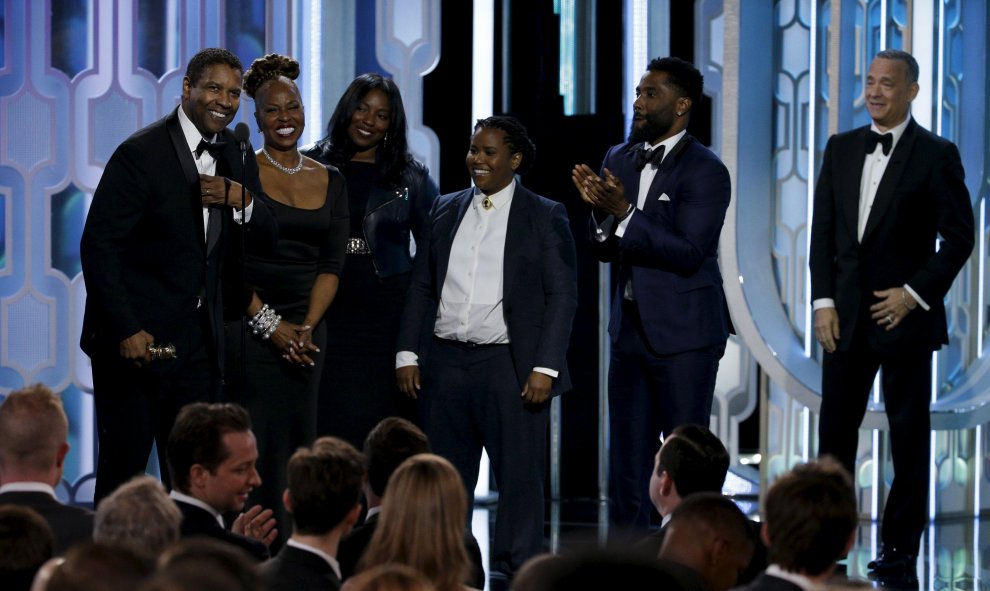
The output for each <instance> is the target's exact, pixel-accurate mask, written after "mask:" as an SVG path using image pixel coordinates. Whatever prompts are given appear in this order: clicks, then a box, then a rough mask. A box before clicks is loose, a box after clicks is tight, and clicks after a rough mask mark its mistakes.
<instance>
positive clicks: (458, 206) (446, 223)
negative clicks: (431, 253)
mask: <svg viewBox="0 0 990 591" xmlns="http://www.w3.org/2000/svg"><path fill="white" fill-rule="evenodd" d="M473 194H474V189H465V190H463V191H461V192H460V193H458V194H457V195H455V196H454V198H453V202H452V203H451V204H450V207H448V208H447V210H446V211H444V213H443V214H441V216H440V218H439V219H436V220H434V222H433V232H434V234H435V235H436V236H437V237H438V242H437V294H439V293H440V291H441V290H442V289H443V281H444V279H445V278H446V277H447V264H448V263H449V262H450V249H451V247H452V246H453V245H454V236H455V235H456V234H457V228H458V227H460V225H461V220H463V219H464V214H465V213H467V208H468V206H469V205H471V196H472V195H473Z"/></svg>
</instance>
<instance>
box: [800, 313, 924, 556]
mask: <svg viewBox="0 0 990 591" xmlns="http://www.w3.org/2000/svg"><path fill="white" fill-rule="evenodd" d="M924 313H925V312H924V311H922V310H920V309H919V310H917V311H915V312H912V314H924ZM861 322H864V323H865V322H873V321H872V320H871V319H869V318H863V319H861ZM863 332H865V331H856V333H854V336H853V342H852V344H851V346H850V349H849V350H848V351H836V352H835V353H826V354H825V358H824V360H823V363H822V406H821V413H820V418H819V422H818V437H819V443H818V453H819V455H825V454H832V455H834V456H835V457H836V458H837V459H838V460H839V461H840V462H841V463H842V465H843V466H845V468H846V470H849V473H850V474H853V475H854V474H855V473H856V472H855V467H856V449H857V447H858V442H859V426H860V424H861V423H862V422H863V417H864V416H865V414H866V406H867V403H868V402H869V396H870V390H871V388H872V386H873V380H874V377H875V376H876V373H877V369H880V370H881V386H882V389H883V397H884V404H885V406H886V412H887V419H888V421H889V423H890V453H891V456H892V459H893V464H894V480H893V482H892V483H891V486H890V494H889V495H888V496H887V502H886V506H885V508H884V513H883V524H882V527H881V537H882V539H883V543H884V546H885V547H887V548H891V547H893V548H896V549H898V550H902V551H904V552H909V553H917V552H918V544H919V542H920V539H921V534H922V532H923V531H924V527H925V524H926V523H927V521H928V512H927V506H926V501H927V499H928V479H929V472H930V470H929V464H930V460H929V456H930V453H931V437H930V417H929V400H930V398H931V370H932V364H931V357H932V352H931V351H930V350H928V349H927V348H925V347H922V348H920V349H918V350H910V351H900V352H897V353H882V352H879V351H877V350H876V349H875V348H874V347H871V346H870V344H869V342H868V341H867V338H866V337H865V336H858V335H862V334H863Z"/></svg>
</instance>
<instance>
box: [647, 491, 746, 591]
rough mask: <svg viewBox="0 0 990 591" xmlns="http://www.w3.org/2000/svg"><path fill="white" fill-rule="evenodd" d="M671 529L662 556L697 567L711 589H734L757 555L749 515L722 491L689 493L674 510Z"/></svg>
mask: <svg viewBox="0 0 990 591" xmlns="http://www.w3.org/2000/svg"><path fill="white" fill-rule="evenodd" d="M667 528H668V529H667V534H666V536H664V541H663V546H661V548H660V558H663V559H666V560H670V561H673V562H677V563H680V564H683V565H684V566H687V567H690V568H692V569H694V570H695V571H697V572H698V573H699V574H700V575H701V577H702V578H703V579H704V580H705V582H706V583H707V585H708V588H709V589H710V591H726V590H727V589H730V588H732V587H733V585H735V583H736V580H737V579H738V577H739V575H740V573H742V572H743V571H744V570H746V566H747V565H748V564H749V560H750V557H751V556H752V554H753V542H754V540H753V536H752V534H751V533H750V528H749V522H748V520H747V519H746V516H745V515H743V512H742V511H741V510H739V507H738V506H736V504H735V503H734V502H733V501H732V500H731V499H728V498H726V497H724V496H722V495H721V494H718V493H695V494H692V495H690V496H688V497H687V498H686V499H684V500H683V501H681V503H680V504H679V505H678V506H677V509H674V512H673V514H672V517H671V520H670V523H669V524H668V526H667Z"/></svg>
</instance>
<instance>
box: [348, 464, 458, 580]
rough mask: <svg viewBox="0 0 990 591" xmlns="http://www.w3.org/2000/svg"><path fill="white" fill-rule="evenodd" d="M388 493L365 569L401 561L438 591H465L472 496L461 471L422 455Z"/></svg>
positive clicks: (394, 479)
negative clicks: (466, 526)
mask: <svg viewBox="0 0 990 591" xmlns="http://www.w3.org/2000/svg"><path fill="white" fill-rule="evenodd" d="M387 488H388V494H387V495H386V496H385V498H384V499H383V501H382V512H381V516H380V518H379V523H378V527H377V528H375V533H374V534H373V536H372V538H371V542H370V543H369V545H368V549H367V551H366V552H365V554H364V557H363V558H362V559H361V563H360V566H359V570H363V568H370V567H372V566H375V565H379V564H385V563H388V562H395V563H399V564H405V565H408V566H411V567H412V568H414V569H416V570H417V571H419V572H420V573H421V574H423V575H424V576H425V577H426V578H427V579H429V580H430V581H431V582H432V583H433V585H434V586H435V587H436V588H437V589H438V591H447V590H449V589H460V588H462V586H463V583H464V581H465V579H466V578H467V576H468V557H467V552H466V551H465V549H464V520H465V516H466V515H467V492H466V491H465V489H464V483H463V481H462V480H461V477H460V475H459V474H458V473H457V470H456V469H455V468H454V467H453V465H451V463H450V462H449V461H447V460H445V459H444V458H442V457H440V456H437V455H433V454H419V455H416V456H413V457H411V458H409V459H408V460H406V461H405V462H403V463H402V464H401V465H400V466H399V467H398V468H397V469H396V471H395V473H393V474H392V477H391V478H390V479H389V481H388V487H387Z"/></svg>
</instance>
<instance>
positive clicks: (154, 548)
mask: <svg viewBox="0 0 990 591" xmlns="http://www.w3.org/2000/svg"><path fill="white" fill-rule="evenodd" d="M181 526H182V512H181V511H179V508H178V507H176V506H175V503H173V502H172V499H170V498H169V496H168V493H167V492H165V489H164V488H163V487H162V483H161V482H159V481H158V480H156V479H154V478H152V477H151V476H135V477H134V478H132V479H131V480H129V481H128V482H125V483H124V484H123V485H121V486H120V487H118V488H117V490H115V491H113V492H112V493H110V496H108V497H105V498H104V499H103V500H102V501H100V506H99V507H97V508H96V520H95V522H94V524H93V541H94V542H99V543H101V544H107V545H111V546H123V547H125V548H128V549H129V550H131V551H132V552H134V553H135V554H137V555H138V556H141V557H142V558H145V559H146V560H148V561H149V562H151V563H154V562H155V561H156V560H158V556H159V555H160V554H161V553H162V551H163V550H165V548H167V547H168V546H169V545H171V544H172V543H174V542H175V541H176V540H178V539H179V531H180V528H181Z"/></svg>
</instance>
